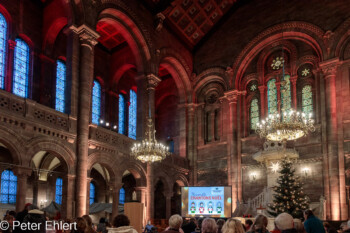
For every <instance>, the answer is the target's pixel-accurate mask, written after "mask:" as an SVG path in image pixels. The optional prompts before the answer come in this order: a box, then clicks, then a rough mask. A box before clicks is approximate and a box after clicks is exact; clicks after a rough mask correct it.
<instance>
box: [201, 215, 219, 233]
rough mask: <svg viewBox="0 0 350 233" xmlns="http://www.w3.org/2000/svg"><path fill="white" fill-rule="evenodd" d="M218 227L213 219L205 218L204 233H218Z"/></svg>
mask: <svg viewBox="0 0 350 233" xmlns="http://www.w3.org/2000/svg"><path fill="white" fill-rule="evenodd" d="M217 230H218V226H217V225H216V222H215V220H214V219H213V218H205V219H204V220H203V223H202V233H216V232H217Z"/></svg>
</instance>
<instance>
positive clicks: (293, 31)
mask: <svg viewBox="0 0 350 233" xmlns="http://www.w3.org/2000/svg"><path fill="white" fill-rule="evenodd" d="M323 35H324V31H323V30H322V29H320V28H319V27H317V26H315V25H313V24H310V23H306V22H299V21H293V22H287V23H282V24H278V25H275V26H272V27H270V28H268V29H267V30H265V31H264V32H262V33H260V34H259V35H258V36H256V37H255V38H254V39H253V40H252V41H251V42H250V43H249V44H248V45H247V46H246V47H245V48H244V49H243V50H242V51H241V53H240V54H239V56H238V57H237V58H236V60H235V62H234V64H233V67H232V72H233V73H232V74H233V75H232V77H231V79H230V87H232V88H237V87H238V86H239V83H240V81H241V79H242V76H243V74H244V72H245V70H246V69H247V67H248V65H249V64H250V62H251V61H252V59H253V58H254V57H256V56H257V55H258V54H259V53H260V51H262V50H263V49H264V48H265V47H266V46H269V45H270V44H272V43H275V42H276V41H279V40H282V39H283V40H288V39H294V40H299V41H302V42H304V43H306V44H308V45H309V46H310V47H311V48H313V49H314V51H315V52H316V53H317V56H318V57H319V58H320V60H323V59H325V56H327V49H326V46H325V44H324V41H323Z"/></svg>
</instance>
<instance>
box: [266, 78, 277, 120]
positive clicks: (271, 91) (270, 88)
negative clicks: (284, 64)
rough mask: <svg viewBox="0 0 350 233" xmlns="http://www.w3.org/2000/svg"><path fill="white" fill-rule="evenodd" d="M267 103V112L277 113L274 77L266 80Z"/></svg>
mask: <svg viewBox="0 0 350 233" xmlns="http://www.w3.org/2000/svg"><path fill="white" fill-rule="evenodd" d="M267 105H268V111H269V114H274V113H277V89H276V79H270V80H269V81H268V82H267Z"/></svg>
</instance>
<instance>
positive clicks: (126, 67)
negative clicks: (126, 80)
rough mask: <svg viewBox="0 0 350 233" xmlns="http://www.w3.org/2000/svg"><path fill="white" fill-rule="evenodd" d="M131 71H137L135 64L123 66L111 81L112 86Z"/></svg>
mask: <svg viewBox="0 0 350 233" xmlns="http://www.w3.org/2000/svg"><path fill="white" fill-rule="evenodd" d="M130 69H136V66H135V65H133V64H123V65H122V66H121V67H119V69H118V70H117V71H116V72H115V73H114V75H113V79H112V80H111V83H110V84H111V85H112V84H113V83H118V82H119V80H120V79H121V78H122V76H123V74H124V73H125V72H127V71H128V70H130Z"/></svg>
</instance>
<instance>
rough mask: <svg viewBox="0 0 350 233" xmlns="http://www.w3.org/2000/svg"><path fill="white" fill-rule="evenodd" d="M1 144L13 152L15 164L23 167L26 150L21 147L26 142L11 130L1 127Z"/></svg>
mask: <svg viewBox="0 0 350 233" xmlns="http://www.w3.org/2000/svg"><path fill="white" fill-rule="evenodd" d="M0 143H2V144H3V145H5V146H6V148H7V149H8V150H9V151H10V152H11V155H12V159H13V163H14V164H17V165H23V164H24V163H23V160H24V159H25V158H22V155H24V154H25V150H24V148H23V147H21V146H20V145H24V144H25V142H24V140H23V139H22V138H20V137H19V136H18V134H16V133H15V132H13V131H12V130H11V129H9V128H6V127H3V126H0Z"/></svg>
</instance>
